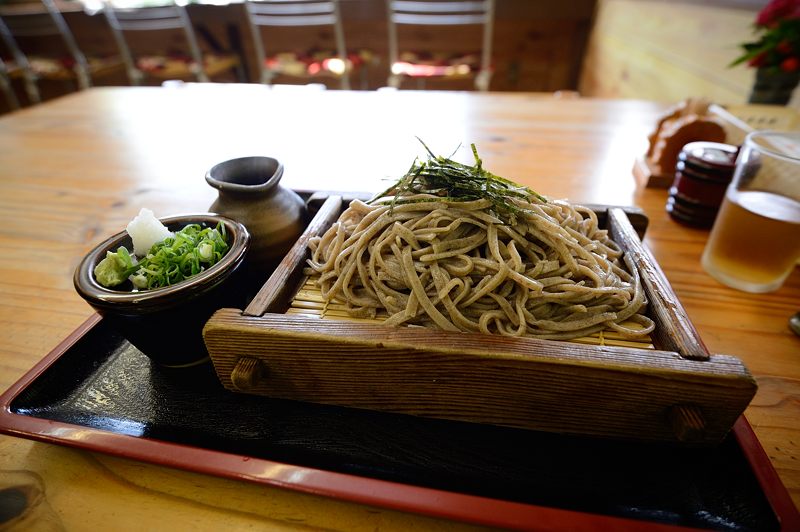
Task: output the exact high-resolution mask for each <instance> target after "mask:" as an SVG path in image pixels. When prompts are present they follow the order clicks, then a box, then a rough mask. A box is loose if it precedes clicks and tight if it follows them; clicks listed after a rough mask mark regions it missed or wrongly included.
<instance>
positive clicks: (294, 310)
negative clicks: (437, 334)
mask: <svg viewBox="0 0 800 532" xmlns="http://www.w3.org/2000/svg"><path fill="white" fill-rule="evenodd" d="M286 314H293V315H300V316H309V317H318V318H320V319H323V320H337V321H353V322H361V323H375V324H379V323H381V322H382V321H383V320H385V319H386V318H387V316H386V315H385V314H384V315H381V314H378V316H377V317H375V318H356V317H353V316H351V315H350V314H349V313H348V312H347V309H346V307H345V304H344V302H342V301H338V300H334V301H332V302H328V301H325V299H324V298H323V297H322V292H321V291H320V289H319V286H318V285H317V283H316V277H307V278H306V279H305V281H304V282H303V285H302V286H301V287H300V289H299V290H298V291H297V293H296V294H295V296H294V298H292V302H291V305H290V306H289V308H288V309H287V310H286ZM623 325H625V326H626V327H630V328H632V329H641V325H639V324H638V323H636V322H632V321H627V322H624V323H623ZM569 341H570V342H574V343H577V344H588V345H601V346H617V347H636V348H639V349H654V347H653V340H652V339H651V338H650V336H649V335H648V336H644V337H642V338H634V339H632V338H627V337H625V336H623V335H622V334H620V333H618V332H616V331H613V330H605V331H600V332H598V333H596V334H593V335H591V336H584V337H582V338H575V339H572V340H569Z"/></svg>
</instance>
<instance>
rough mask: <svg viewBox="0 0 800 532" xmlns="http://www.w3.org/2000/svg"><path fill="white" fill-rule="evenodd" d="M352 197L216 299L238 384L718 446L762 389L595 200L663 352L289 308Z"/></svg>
mask: <svg viewBox="0 0 800 532" xmlns="http://www.w3.org/2000/svg"><path fill="white" fill-rule="evenodd" d="M343 207H344V202H343V201H342V198H341V197H339V196H330V197H328V198H327V199H326V200H325V201H324V203H323V204H322V206H321V208H320V209H319V211H318V212H317V214H316V216H315V217H314V219H313V220H312V222H311V223H310V225H309V226H308V228H307V229H306V231H305V232H304V233H303V234H302V236H301V237H300V238H299V239H298V241H297V243H296V244H295V246H294V247H293V248H292V249H291V250H290V252H289V253H288V254H287V256H286V257H285V258H284V260H283V262H282V263H281V264H280V266H279V267H278V269H277V270H276V271H275V273H274V274H273V275H272V276H271V277H270V278H269V280H268V281H267V282H266V283H265V284H264V286H263V287H262V289H261V290H260V292H259V293H258V295H257V296H256V297H255V298H254V299H253V301H252V302H251V304H250V305H249V306H248V307H247V308H246V309H245V310H244V311H242V310H239V309H222V310H220V311H218V312H217V313H216V314H214V316H213V317H212V318H211V319H210V320H209V322H208V323H207V324H206V326H205V328H204V331H203V335H204V339H205V342H206V346H207V348H208V351H209V354H210V355H211V359H212V361H213V363H214V367H215V370H216V372H217V375H218V376H219V379H220V381H221V382H222V384H223V385H224V386H225V387H226V388H228V389H230V390H232V391H236V392H242V393H250V394H258V395H265V396H270V397H276V398H283V399H291V400H298V401H307V402H314V403H323V404H333V405H340V406H346V407H354V408H365V409H371V410H382V411H388V412H395V413H401V414H410V415H417V416H425V417H433V418H443V419H453V420H459V421H467V422H475V423H488V424H494V425H502V426H508V427H515V428H521V429H532V430H540V431H549V432H556V433H566V434H582V435H592V436H600V437H611V438H624V439H635V440H655V441H682V442H692V443H695V444H715V443H718V442H720V441H721V440H722V438H723V437H724V436H725V435H726V434H727V433H728V431H729V430H730V429H731V427H732V426H733V423H734V422H735V421H736V419H737V418H738V417H739V415H740V414H741V413H742V412H743V411H744V409H745V407H746V406H747V405H748V403H749V402H750V400H751V399H752V397H753V395H754V394H755V391H756V383H755V380H754V379H753V377H752V376H751V375H750V373H749V372H748V370H747V369H746V368H745V366H744V365H743V364H742V362H741V361H740V360H739V359H737V358H735V357H731V356H726V355H711V354H709V353H708V351H707V349H706V348H705V346H704V345H703V343H702V341H701V340H700V339H699V337H698V335H697V331H696V330H695V328H694V327H693V326H692V324H691V322H690V321H689V319H688V316H687V315H686V312H685V311H684V309H683V307H682V306H681V304H680V303H679V301H678V299H677V297H676V296H675V294H674V292H673V291H672V289H671V287H670V286H669V283H668V282H667V280H666V278H665V277H664V274H663V272H662V271H661V269H660V268H659V266H658V264H657V263H656V261H655V260H654V258H653V256H652V254H651V253H650V252H649V250H647V248H645V247H644V246H643V245H642V243H641V240H640V237H641V235H640V234H637V231H636V230H635V229H634V227H633V225H632V224H631V220H634V221H637V222H639V227H640V229H642V230H643V228H644V226H646V218H645V217H644V216H643V215H642V214H641V213H636V212H630V211H629V212H626V211H625V210H622V209H619V208H606V207H594V209H595V211H596V212H597V214H598V217H599V218H600V220H601V223H603V224H605V226H606V227H607V228H608V229H609V231H610V233H611V236H612V238H613V239H614V240H615V241H616V242H617V243H618V244H619V245H620V247H621V248H622V249H623V250H624V251H625V252H626V253H628V254H629V255H630V256H631V258H632V259H633V262H634V264H636V267H637V268H638V270H639V274H640V276H641V278H642V282H643V285H644V289H645V291H646V293H647V297H648V300H649V306H648V315H649V316H650V317H651V318H652V319H653V320H654V321H655V323H656V330H655V332H654V334H653V335H652V340H653V345H654V347H655V349H638V348H630V347H617V346H600V345H583V344H579V343H573V342H561V341H551V340H538V339H533V338H508V337H499V336H489V335H483V334H476V333H453V332H445V331H439V330H432V329H425V328H421V327H397V328H395V327H387V326H383V325H380V324H374V323H360V322H351V321H344V320H342V321H337V320H322V319H319V318H317V317H307V316H295V315H287V314H286V313H285V312H286V310H287V309H288V308H289V305H290V303H291V300H292V297H293V295H294V293H295V292H296V291H297V289H298V288H299V286H300V285H302V284H303V281H304V276H303V266H304V265H305V260H306V258H307V256H308V242H309V240H310V239H311V238H312V237H314V236H316V235H319V234H321V233H323V232H324V231H325V230H326V229H327V228H328V227H330V225H331V224H332V223H333V222H334V221H335V220H336V219H337V218H338V216H339V215H340V213H341V212H342V210H343Z"/></svg>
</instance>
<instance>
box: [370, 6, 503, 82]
mask: <svg viewBox="0 0 800 532" xmlns="http://www.w3.org/2000/svg"><path fill="white" fill-rule="evenodd" d="M386 8H387V13H388V17H389V20H388V30H389V66H390V68H391V67H393V66H394V65H395V64H396V63H397V62H398V60H399V45H398V36H397V25H422V26H429V25H436V26H462V25H482V26H483V36H482V42H481V45H480V48H481V60H480V61H481V62H480V70H479V72H478V74H477V75H476V77H475V86H476V88H478V89H479V90H482V91H486V90H488V89H489V82H490V80H491V59H492V33H493V29H494V0H471V1H438V2H429V1H426V0H386ZM389 85H390V86H392V87H399V85H400V76H399V75H397V74H395V73H392V74H391V75H390V77H389Z"/></svg>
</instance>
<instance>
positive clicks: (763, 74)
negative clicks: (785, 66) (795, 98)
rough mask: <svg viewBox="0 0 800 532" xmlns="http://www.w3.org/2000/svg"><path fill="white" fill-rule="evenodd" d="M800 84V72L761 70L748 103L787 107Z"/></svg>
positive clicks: (757, 73) (757, 72)
mask: <svg viewBox="0 0 800 532" xmlns="http://www.w3.org/2000/svg"><path fill="white" fill-rule="evenodd" d="M798 82H800V70H797V71H794V72H783V71H782V70H776V69H774V68H759V69H758V70H757V71H756V78H755V82H754V84H753V89H752V91H751V92H750V98H749V99H748V100H747V101H748V103H765V104H773V105H786V104H787V103H789V100H791V99H792V92H793V91H794V89H795V88H796V87H797V84H798Z"/></svg>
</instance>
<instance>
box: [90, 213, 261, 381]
mask: <svg viewBox="0 0 800 532" xmlns="http://www.w3.org/2000/svg"><path fill="white" fill-rule="evenodd" d="M218 222H222V223H223V224H224V225H225V231H226V233H227V239H228V245H229V246H230V247H229V249H228V252H227V253H226V254H225V255H224V256H223V257H222V259H221V260H220V261H219V262H218V263H216V264H215V265H214V266H212V267H211V268H209V269H207V270H205V271H203V272H201V273H199V274H197V275H195V276H193V277H191V278H189V279H186V280H184V281H181V282H180V283H177V284H174V285H172V286H167V287H164V288H156V289H152V290H142V291H138V292H133V291H132V285H130V284H129V282H128V283H125V284H123V285H121V286H120V287H119V288H118V289H117V288H105V287H104V286H102V285H100V284H99V283H98V282H97V280H96V279H95V276H94V269H95V266H97V264H98V263H99V262H100V261H101V260H103V259H104V258H105V256H106V252H107V251H116V250H117V248H119V247H120V246H125V247H127V248H128V249H132V245H131V238H130V236H129V235H128V233H127V231H122V232H120V233H117V234H116V235H114V236H112V237H110V238H108V239H107V240H105V241H104V242H102V243H101V244H99V245H98V246H97V247H95V248H94V249H93V250H92V251H90V252H89V253H88V254H87V255H86V256H85V257H84V259H83V260H82V261H81V263H80V265H79V266H78V268H77V269H76V270H75V276H74V283H75V289H76V290H77V291H78V294H80V296H81V297H83V298H84V299H85V300H86V301H87V302H88V303H89V304H90V305H91V306H92V307H93V308H94V309H95V310H96V311H97V312H98V313H100V314H101V315H102V316H103V318H104V319H105V320H107V321H108V322H109V324H111V325H112V326H113V327H114V328H115V329H116V330H117V331H118V332H119V333H120V334H121V335H122V336H123V337H125V338H126V339H127V340H128V341H129V342H130V343H131V344H133V345H134V346H135V347H137V348H138V349H139V350H140V351H142V352H143V353H144V354H145V355H147V356H148V357H150V358H151V359H152V360H153V361H155V362H157V363H158V364H160V365H162V366H167V367H173V368H179V367H188V366H193V365H195V364H199V363H202V362H204V361H205V360H207V359H208V352H207V351H206V347H205V344H204V343H203V336H202V330H203V326H204V325H205V323H206V321H208V319H209V318H210V317H211V314H213V313H214V311H216V310H218V309H220V308H223V307H240V306H241V305H242V304H243V301H242V294H244V288H245V287H243V286H241V285H242V283H243V281H244V278H243V277H244V276H243V275H241V273H242V271H243V267H242V265H243V263H244V259H245V255H246V254H247V251H248V249H249V246H250V234H249V233H248V232H247V229H246V228H245V226H244V225H242V224H241V223H239V222H237V221H234V220H231V219H230V218H226V217H224V216H220V215H217V214H185V215H180V216H170V217H167V218H161V223H163V224H164V225H166V226H167V227H168V228H169V230H170V231H179V230H180V229H182V228H183V227H185V226H186V225H189V224H192V223H196V224H200V225H201V226H203V227H216V225H217V223H218ZM126 285H127V286H126Z"/></svg>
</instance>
